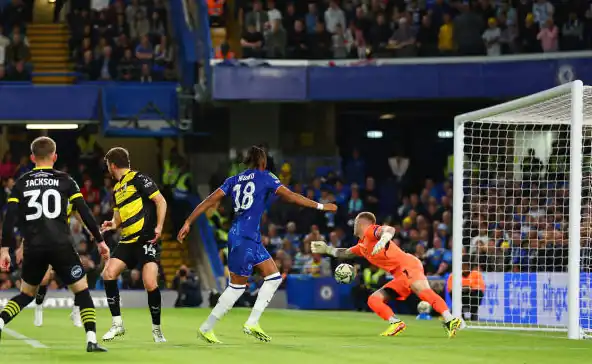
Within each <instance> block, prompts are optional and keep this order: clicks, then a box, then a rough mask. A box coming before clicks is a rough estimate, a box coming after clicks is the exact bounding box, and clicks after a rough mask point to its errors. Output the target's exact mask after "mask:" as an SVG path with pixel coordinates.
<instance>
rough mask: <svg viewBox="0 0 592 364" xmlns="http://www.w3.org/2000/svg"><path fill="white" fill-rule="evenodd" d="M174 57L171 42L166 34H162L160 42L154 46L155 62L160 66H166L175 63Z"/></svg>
mask: <svg viewBox="0 0 592 364" xmlns="http://www.w3.org/2000/svg"><path fill="white" fill-rule="evenodd" d="M173 57H174V54H173V48H172V47H171V45H170V44H169V42H168V39H167V37H166V35H163V36H161V37H160V43H158V44H157V45H156V47H154V62H155V63H156V64H157V65H158V66H160V67H165V66H168V65H171V64H172V63H173V60H174V58H173Z"/></svg>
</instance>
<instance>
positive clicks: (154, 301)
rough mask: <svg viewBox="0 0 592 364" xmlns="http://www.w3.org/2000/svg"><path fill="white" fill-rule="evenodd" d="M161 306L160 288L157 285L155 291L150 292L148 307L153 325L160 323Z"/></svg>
mask: <svg viewBox="0 0 592 364" xmlns="http://www.w3.org/2000/svg"><path fill="white" fill-rule="evenodd" d="M160 306H161V298H160V289H159V288H158V287H156V289H155V290H154V291H151V292H148V308H150V315H151V316H152V324H153V325H160Z"/></svg>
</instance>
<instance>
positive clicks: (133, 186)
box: [102, 148, 167, 343]
mask: <svg viewBox="0 0 592 364" xmlns="http://www.w3.org/2000/svg"><path fill="white" fill-rule="evenodd" d="M105 163H106V164H107V168H108V169H109V173H111V176H113V178H115V179H116V180H117V183H116V184H115V186H114V187H113V194H114V197H115V209H114V213H113V219H112V220H111V221H106V222H105V223H103V227H102V229H103V231H107V230H115V229H121V238H120V241H119V244H118V245H117V248H115V251H114V252H113V254H112V256H111V259H110V260H109V262H107V265H106V266H105V269H104V271H103V280H104V282H105V293H106V295H107V302H108V304H109V309H110V310H111V315H112V316H113V324H112V326H111V328H110V329H109V331H108V332H107V333H106V334H105V335H103V340H105V341H110V340H113V339H114V338H115V337H116V336H122V335H123V334H124V333H125V329H124V327H123V320H122V319H121V308H120V305H119V289H118V287H117V277H119V275H120V274H121V272H122V271H123V270H124V269H125V268H126V267H127V268H129V269H133V268H136V267H137V266H138V265H141V267H142V281H143V282H144V287H145V288H146V292H148V307H149V308H150V314H151V315H152V336H153V338H154V341H155V342H157V343H158V342H166V339H165V338H164V336H163V334H162V330H161V328H160V307H161V297H160V290H159V288H158V264H157V261H158V255H159V254H158V253H159V250H160V247H159V245H158V243H159V239H160V234H161V233H162V227H163V224H164V219H165V216H166V207H167V204H166V201H165V199H164V197H163V196H162V194H161V193H160V191H159V190H158V187H157V186H156V183H154V181H152V180H151V179H150V178H149V177H147V176H146V175H144V174H142V173H140V172H137V171H133V170H131V169H130V159H129V153H128V151H127V150H126V149H124V148H113V149H111V150H109V152H107V154H106V155H105Z"/></svg>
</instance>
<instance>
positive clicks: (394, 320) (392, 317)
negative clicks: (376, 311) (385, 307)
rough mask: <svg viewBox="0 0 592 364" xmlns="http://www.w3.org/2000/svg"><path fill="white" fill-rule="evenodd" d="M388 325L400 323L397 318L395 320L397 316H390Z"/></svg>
mask: <svg viewBox="0 0 592 364" xmlns="http://www.w3.org/2000/svg"><path fill="white" fill-rule="evenodd" d="M388 322H389V324H396V323H397V322H401V320H399V318H397V316H391V318H389V319H388Z"/></svg>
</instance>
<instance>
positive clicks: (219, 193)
mask: <svg viewBox="0 0 592 364" xmlns="http://www.w3.org/2000/svg"><path fill="white" fill-rule="evenodd" d="M224 196H225V193H224V191H223V190H222V188H218V189H216V191H214V192H212V193H211V194H210V195H209V196H208V197H206V198H205V199H204V200H203V201H202V202H200V204H199V205H197V206H196V207H195V209H193V212H192V213H191V215H189V217H188V218H187V220H185V224H183V227H182V228H181V230H180V231H179V234H178V235H177V240H178V241H180V242H182V241H183V240H185V238H186V237H187V234H189V231H190V230H191V225H192V224H193V222H195V220H196V219H197V218H198V217H199V215H201V214H203V213H204V212H206V211H208V209H210V208H212V207H214V206H215V205H216V204H217V203H218V202H220V200H222V199H223V198H224Z"/></svg>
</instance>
